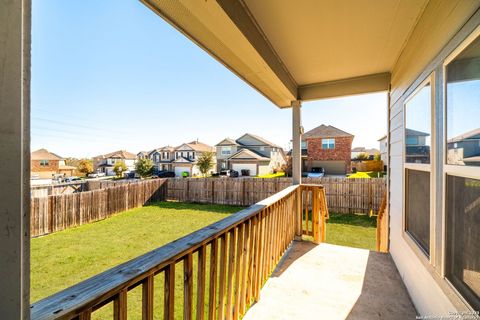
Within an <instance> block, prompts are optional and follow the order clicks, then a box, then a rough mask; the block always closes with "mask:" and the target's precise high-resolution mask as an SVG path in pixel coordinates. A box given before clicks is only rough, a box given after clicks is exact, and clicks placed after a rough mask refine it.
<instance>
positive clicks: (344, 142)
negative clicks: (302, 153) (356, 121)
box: [305, 137, 353, 173]
mask: <svg viewBox="0 0 480 320" xmlns="http://www.w3.org/2000/svg"><path fill="white" fill-rule="evenodd" d="M322 139H335V148H334V149H323V148H322ZM305 141H307V158H306V163H305V164H306V170H307V171H311V169H312V166H313V161H315V160H323V161H325V160H340V161H344V162H345V173H347V172H350V170H351V167H352V165H351V159H350V158H351V150H352V142H353V137H322V138H306V139H305Z"/></svg>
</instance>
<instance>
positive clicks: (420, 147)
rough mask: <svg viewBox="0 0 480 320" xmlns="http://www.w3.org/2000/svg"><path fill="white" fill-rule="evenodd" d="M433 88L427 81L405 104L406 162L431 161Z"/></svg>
mask: <svg viewBox="0 0 480 320" xmlns="http://www.w3.org/2000/svg"><path fill="white" fill-rule="evenodd" d="M431 95H432V89H431V85H430V83H427V84H425V85H423V87H421V89H420V90H418V91H417V92H416V93H415V94H414V96H413V97H411V98H410V99H409V100H408V102H407V104H406V105H405V154H406V155H407V156H406V159H405V161H406V162H409V163H430V145H431V138H430V135H431V132H432V129H431V110H432V96H431Z"/></svg>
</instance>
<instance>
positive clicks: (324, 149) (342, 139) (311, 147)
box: [302, 124, 354, 175]
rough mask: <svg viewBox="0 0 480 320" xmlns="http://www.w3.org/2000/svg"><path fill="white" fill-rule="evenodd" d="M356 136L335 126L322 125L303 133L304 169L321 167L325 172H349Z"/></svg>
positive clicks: (309, 169)
mask: <svg viewBox="0 0 480 320" xmlns="http://www.w3.org/2000/svg"><path fill="white" fill-rule="evenodd" d="M353 138H354V136H353V135H352V134H350V133H347V132H345V131H343V130H340V129H338V128H335V127H334V126H327V125H324V124H322V125H320V126H318V127H316V128H314V129H312V130H310V131H308V132H306V133H304V134H303V135H302V171H303V172H310V171H311V170H312V168H317V167H321V168H324V169H325V174H327V175H328V174H341V175H344V174H347V173H348V172H350V170H351V150H352V142H353Z"/></svg>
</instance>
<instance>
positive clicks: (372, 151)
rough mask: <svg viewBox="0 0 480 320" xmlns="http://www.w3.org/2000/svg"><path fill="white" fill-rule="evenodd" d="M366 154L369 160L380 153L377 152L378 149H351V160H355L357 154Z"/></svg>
mask: <svg viewBox="0 0 480 320" xmlns="http://www.w3.org/2000/svg"><path fill="white" fill-rule="evenodd" d="M362 153H364V154H366V155H367V156H368V157H369V158H372V159H373V157H374V156H375V155H376V154H378V153H380V151H378V149H375V148H372V149H367V148H365V147H355V148H353V149H352V153H351V154H352V156H351V157H352V159H355V158H356V157H358V155H359V154H362Z"/></svg>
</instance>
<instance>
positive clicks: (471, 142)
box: [445, 37, 480, 166]
mask: <svg viewBox="0 0 480 320" xmlns="http://www.w3.org/2000/svg"><path fill="white" fill-rule="evenodd" d="M445 74H446V105H447V164H452V165H461V166H465V165H467V166H480V120H479V119H480V104H479V103H480V37H478V38H477V39H476V40H475V41H473V42H472V43H471V44H470V45H469V46H468V47H466V48H465V50H464V51H462V52H461V53H460V54H458V55H457V56H456V57H455V58H454V59H453V60H452V61H451V62H450V63H449V64H448V65H447V66H446V69H445Z"/></svg>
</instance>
